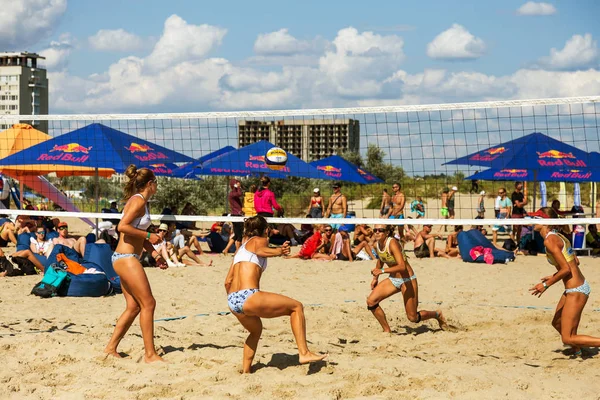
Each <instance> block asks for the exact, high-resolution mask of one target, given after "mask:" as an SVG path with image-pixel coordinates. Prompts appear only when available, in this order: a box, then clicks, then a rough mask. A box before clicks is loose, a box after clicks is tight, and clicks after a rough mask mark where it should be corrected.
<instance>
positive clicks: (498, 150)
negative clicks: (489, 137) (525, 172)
mask: <svg viewBox="0 0 600 400" xmlns="http://www.w3.org/2000/svg"><path fill="white" fill-rule="evenodd" d="M507 151H508V149H507V148H506V147H492V148H491V149H487V150H484V151H482V152H480V153H477V154H475V155H474V156H472V157H470V158H469V160H473V161H494V160H495V159H496V158H498V157H500V156H501V155H502V154H504V153H506V152H507Z"/></svg>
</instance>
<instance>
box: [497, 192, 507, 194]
mask: <svg viewBox="0 0 600 400" xmlns="http://www.w3.org/2000/svg"><path fill="white" fill-rule="evenodd" d="M498 194H506V192H498Z"/></svg>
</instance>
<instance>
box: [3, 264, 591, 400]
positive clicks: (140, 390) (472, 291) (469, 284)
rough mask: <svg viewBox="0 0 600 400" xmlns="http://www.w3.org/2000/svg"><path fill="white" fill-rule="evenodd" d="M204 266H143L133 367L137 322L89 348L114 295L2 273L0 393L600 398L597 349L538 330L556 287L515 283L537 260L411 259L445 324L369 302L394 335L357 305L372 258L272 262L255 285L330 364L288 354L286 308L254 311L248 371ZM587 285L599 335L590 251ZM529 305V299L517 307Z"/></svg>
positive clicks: (397, 301) (113, 307)
mask: <svg viewBox="0 0 600 400" xmlns="http://www.w3.org/2000/svg"><path fill="white" fill-rule="evenodd" d="M206 257H207V258H208V257H211V258H212V259H213V260H214V261H215V263H216V265H215V266H214V267H210V268H200V267H197V268H192V267H187V268H176V269H168V270H165V271H162V270H158V269H147V270H146V272H147V274H148V276H149V279H150V282H151V284H152V288H153V292H154V294H155V296H156V299H157V309H156V318H157V319H161V318H173V317H181V316H186V318H185V319H178V320H170V321H159V322H156V328H155V330H156V344H157V346H158V347H159V351H160V353H161V354H163V355H164V358H165V359H166V360H167V361H168V362H169V363H168V364H163V365H145V364H143V363H142V362H141V359H142V355H143V346H142V339H141V336H140V329H139V325H138V323H137V322H136V323H135V324H134V325H133V327H132V328H131V330H130V332H129V334H128V335H127V336H126V337H125V339H124V340H123V342H122V345H121V348H120V350H121V351H122V352H123V353H125V354H127V357H125V358H124V359H120V360H118V359H114V358H106V357H105V356H104V355H103V353H102V351H103V348H104V346H105V345H106V343H107V341H108V339H109V337H110V335H111V333H112V330H113V324H114V323H115V321H116V318H117V316H118V315H119V314H120V313H121V312H122V310H123V309H124V305H125V302H124V300H123V298H122V296H121V295H116V296H109V297H104V298H52V299H40V298H37V297H35V296H32V295H28V293H29V291H30V290H31V288H32V287H33V285H34V284H35V283H36V282H38V281H39V279H40V278H39V277H36V276H29V277H15V278H4V279H0V313H1V317H0V321H1V322H0V335H1V336H0V354H1V355H2V363H3V366H4V367H3V368H2V369H0V382H1V384H0V398H3V399H4V398H10V399H25V398H32V399H56V398H67V399H71V398H72V399H88V398H90V399H91V398H100V399H154V398H161V399H162V398H168V399H194V398H217V399H219V398H228V399H247V398H249V396H250V398H268V399H271V398H276V399H287V398H313V399H347V398H377V399H404V398H406V399H414V398H422V399H439V398H461V399H463V398H467V399H471V398H472V399H481V398H510V399H520V398H567V397H569V398H580V399H590V398H591V399H597V398H598V396H599V393H600V380H599V379H598V378H599V377H600V356H599V355H598V352H597V351H596V350H592V351H591V357H590V358H587V359H570V357H569V356H568V355H565V354H563V350H564V347H563V345H562V343H561V341H560V338H559V337H558V335H557V333H556V332H555V331H554V330H553V328H552V327H551V326H550V320H551V318H552V309H553V307H554V306H555V303H556V302H557V301H558V299H559V297H560V294H561V287H560V286H561V285H559V284H557V285H556V287H552V288H551V289H550V290H549V291H548V293H545V294H544V295H543V296H542V298H540V299H538V298H536V297H533V296H531V295H529V293H528V289H529V288H530V287H531V286H532V285H533V284H535V283H537V282H538V281H539V278H540V277H542V276H545V275H548V274H550V273H552V267H551V266H550V265H549V264H548V263H547V262H546V261H545V259H544V258H542V257H519V258H517V260H516V262H514V263H511V264H509V265H491V266H490V265H485V264H484V265H481V264H467V263H463V262H461V261H458V260H452V261H447V260H441V259H435V260H414V258H413V259H411V261H412V263H413V267H414V269H415V271H416V273H417V276H418V282H419V289H420V293H419V294H420V301H421V307H422V308H423V309H430V310H433V309H436V308H441V309H442V310H443V311H444V313H445V315H446V317H447V318H448V321H449V323H451V324H452V325H454V326H455V327H456V328H457V330H456V331H455V332H443V331H440V330H439V329H438V327H437V326H436V325H437V324H435V323H430V322H429V321H427V322H425V323H420V324H413V323H411V322H409V321H408V319H407V318H406V316H405V313H404V307H403V305H402V301H401V300H402V298H401V297H400V296H399V295H396V296H395V297H392V298H391V299H389V300H386V301H384V302H382V306H383V307H384V310H385V311H386V312H387V314H388V318H389V321H390V324H391V326H392V329H394V330H395V332H394V333H393V334H391V335H390V334H384V333H382V332H381V329H380V327H379V325H378V323H377V322H376V321H375V319H374V318H373V317H372V315H371V313H370V312H368V311H367V310H366V307H365V298H366V296H367V295H368V293H369V287H368V285H369V281H370V274H369V270H370V269H371V268H372V267H373V266H374V262H369V261H362V262H354V263H347V262H310V261H301V260H296V259H289V260H284V259H273V260H271V261H270V264H269V269H268V270H267V271H266V274H265V275H264V277H263V281H262V289H263V290H268V291H275V292H278V293H282V294H285V295H288V296H291V297H294V298H296V299H298V300H300V301H302V302H303V303H304V305H305V310H306V318H307V327H308V339H309V342H310V343H309V345H310V348H311V349H312V350H314V351H319V352H328V353H329V362H328V363H322V364H314V365H312V366H306V365H299V364H298V357H297V352H296V348H295V344H294V340H293V336H292V334H291V331H290V327H289V319H288V318H279V319H273V320H265V321H264V328H265V329H264V333H263V338H262V340H261V342H260V345H259V349H258V353H257V357H256V359H255V362H256V367H257V371H256V372H255V373H254V374H253V375H248V376H245V375H241V374H240V373H239V370H240V368H241V356H242V343H243V340H244V339H245V336H246V334H245V332H244V330H243V329H242V328H241V326H240V325H239V323H238V322H237V320H236V319H235V317H233V316H232V315H231V314H229V315H220V314H219V312H227V311H228V308H227V302H226V295H225V291H224V288H223V280H224V278H225V275H226V271H227V268H228V266H229V262H230V260H231V259H230V258H229V257H225V256H206ZM581 260H582V270H583V273H584V274H585V275H586V278H587V280H588V281H589V282H590V284H591V286H592V296H591V298H590V300H589V302H588V304H587V307H586V309H585V311H584V314H583V318H582V321H581V326H580V332H583V333H589V334H595V335H600V312H598V311H599V310H598V309H599V308H600V300H599V298H600V297H599V296H598V294H597V293H598V290H600V289H598V288H600V270H599V269H598V268H597V266H598V260H597V259H595V258H590V257H583V258H582V259H581ZM529 307H531V308H529Z"/></svg>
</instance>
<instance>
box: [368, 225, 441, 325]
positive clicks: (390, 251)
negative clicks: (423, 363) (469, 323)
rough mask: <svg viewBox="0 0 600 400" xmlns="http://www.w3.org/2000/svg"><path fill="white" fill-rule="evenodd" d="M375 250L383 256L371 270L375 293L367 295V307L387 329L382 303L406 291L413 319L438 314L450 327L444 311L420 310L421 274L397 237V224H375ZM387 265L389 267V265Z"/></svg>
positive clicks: (380, 256) (434, 316) (405, 304)
mask: <svg viewBox="0 0 600 400" xmlns="http://www.w3.org/2000/svg"><path fill="white" fill-rule="evenodd" d="M373 231H374V232H375V239H376V242H375V251H377V255H378V256H379V259H378V260H377V264H376V265H375V268H373V270H372V271H371V275H373V280H372V281H371V294H369V297H368V298H367V309H368V310H369V311H371V312H372V313H373V315H374V316H375V318H376V319H377V321H378V322H379V324H381V327H382V328H383V331H384V332H388V333H389V332H391V329H390V325H389V324H388V322H387V318H386V317H385V313H384V312H383V309H382V308H381V306H380V305H379V303H380V302H381V301H383V300H385V299H387V298H388V297H391V296H393V295H395V294H396V293H400V292H402V297H403V299H404V308H405V311H406V316H407V317H408V319H409V320H410V322H414V323H419V322H421V321H425V320H428V319H432V318H435V319H436V320H437V321H438V324H439V325H440V328H441V329H446V328H447V324H446V319H445V318H444V316H443V314H442V311H441V310H437V311H426V310H421V311H418V306H419V286H418V285H417V276H416V274H415V272H414V271H413V269H412V267H411V266H410V264H409V263H408V259H407V258H406V254H404V249H403V248H402V246H401V245H400V243H399V242H398V241H397V240H396V239H395V238H394V227H393V226H392V227H390V226H386V225H375V228H373ZM386 267H387V268H386ZM384 273H385V274H389V276H388V278H386V279H384V280H383V281H381V282H378V280H379V276H380V275H382V274H384Z"/></svg>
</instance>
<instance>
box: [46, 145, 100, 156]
mask: <svg viewBox="0 0 600 400" xmlns="http://www.w3.org/2000/svg"><path fill="white" fill-rule="evenodd" d="M91 149H92V146H90V147H84V146H82V145H80V144H79V143H69V144H62V145H60V146H59V145H56V144H55V145H54V147H53V148H51V149H50V151H49V153H52V152H53V151H62V152H63V153H84V154H89V152H90V150H91Z"/></svg>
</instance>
